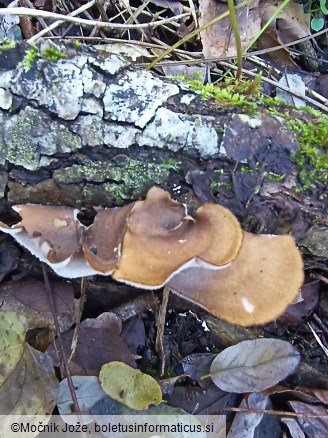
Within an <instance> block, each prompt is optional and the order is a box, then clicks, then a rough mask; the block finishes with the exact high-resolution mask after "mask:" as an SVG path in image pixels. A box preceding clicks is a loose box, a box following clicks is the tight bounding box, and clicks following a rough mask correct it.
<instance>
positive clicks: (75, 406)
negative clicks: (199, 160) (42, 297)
mask: <svg viewBox="0 0 328 438" xmlns="http://www.w3.org/2000/svg"><path fill="white" fill-rule="evenodd" d="M41 265H42V271H43V277H44V283H45V286H46V290H47V292H48V296H49V301H50V305H51V310H52V314H53V319H54V324H55V328H56V334H57V339H58V343H59V349H60V352H61V356H62V357H61V359H62V361H63V366H64V369H65V374H66V376H65V377H66V378H67V384H68V388H69V392H70V394H71V397H72V402H73V410H74V412H75V414H76V415H78V416H79V417H81V410H80V407H79V402H78V400H77V397H76V392H75V389H74V384H73V380H72V376H71V373H70V371H69V366H68V362H67V357H66V354H65V350H64V343H63V338H62V335H61V331H60V327H59V323H58V318H57V311H56V304H55V300H54V297H53V292H52V288H51V285H50V282H49V278H48V273H47V269H46V266H45V264H44V263H41Z"/></svg>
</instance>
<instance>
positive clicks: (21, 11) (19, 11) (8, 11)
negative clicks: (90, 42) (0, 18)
mask: <svg viewBox="0 0 328 438" xmlns="http://www.w3.org/2000/svg"><path fill="white" fill-rule="evenodd" d="M0 15H18V16H24V15H28V16H30V17H44V18H48V19H49V20H61V21H67V22H69V23H76V24H83V25H85V26H97V27H108V28H109V29H152V28H154V27H157V26H161V25H163V24H166V23H171V22H174V21H177V20H180V19H181V18H185V17H189V15H190V14H189V13H184V14H180V15H176V16H174V17H171V18H164V19H163V20H159V21H152V22H150V23H140V24H120V23H109V22H104V21H96V20H86V19H84V18H78V17H71V16H68V15H62V14H55V13H54V12H47V11H41V10H40V11H39V10H38V11H36V10H33V9H29V8H5V9H0Z"/></svg>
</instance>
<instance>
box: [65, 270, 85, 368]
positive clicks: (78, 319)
mask: <svg viewBox="0 0 328 438" xmlns="http://www.w3.org/2000/svg"><path fill="white" fill-rule="evenodd" d="M86 286H87V279H86V277H82V278H81V296H80V305H79V311H78V315H77V317H76V325H75V329H74V334H73V339H72V343H71V354H70V356H69V358H68V361H67V362H68V363H71V360H72V359H73V356H74V354H75V351H76V347H77V339H78V335H79V330H80V325H81V318H82V312H83V307H84V303H85V301H86V295H85V290H86Z"/></svg>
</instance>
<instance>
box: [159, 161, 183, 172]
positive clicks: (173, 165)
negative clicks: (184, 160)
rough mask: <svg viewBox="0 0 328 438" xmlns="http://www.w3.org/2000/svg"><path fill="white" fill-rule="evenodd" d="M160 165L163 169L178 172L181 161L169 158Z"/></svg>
mask: <svg viewBox="0 0 328 438" xmlns="http://www.w3.org/2000/svg"><path fill="white" fill-rule="evenodd" d="M161 165H162V166H163V167H164V169H170V170H178V169H179V167H180V165H181V161H178V160H174V159H173V158H171V159H168V160H162V161H161Z"/></svg>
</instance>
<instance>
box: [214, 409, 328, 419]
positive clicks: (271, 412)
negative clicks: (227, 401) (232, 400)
mask: <svg viewBox="0 0 328 438" xmlns="http://www.w3.org/2000/svg"><path fill="white" fill-rule="evenodd" d="M222 410H223V411H232V412H246V413H249V414H254V413H255V414H269V415H284V416H285V415H286V416H289V417H306V418H328V415H316V414H309V413H300V412H288V411H274V410H271V409H246V408H229V407H224V408H222Z"/></svg>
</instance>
